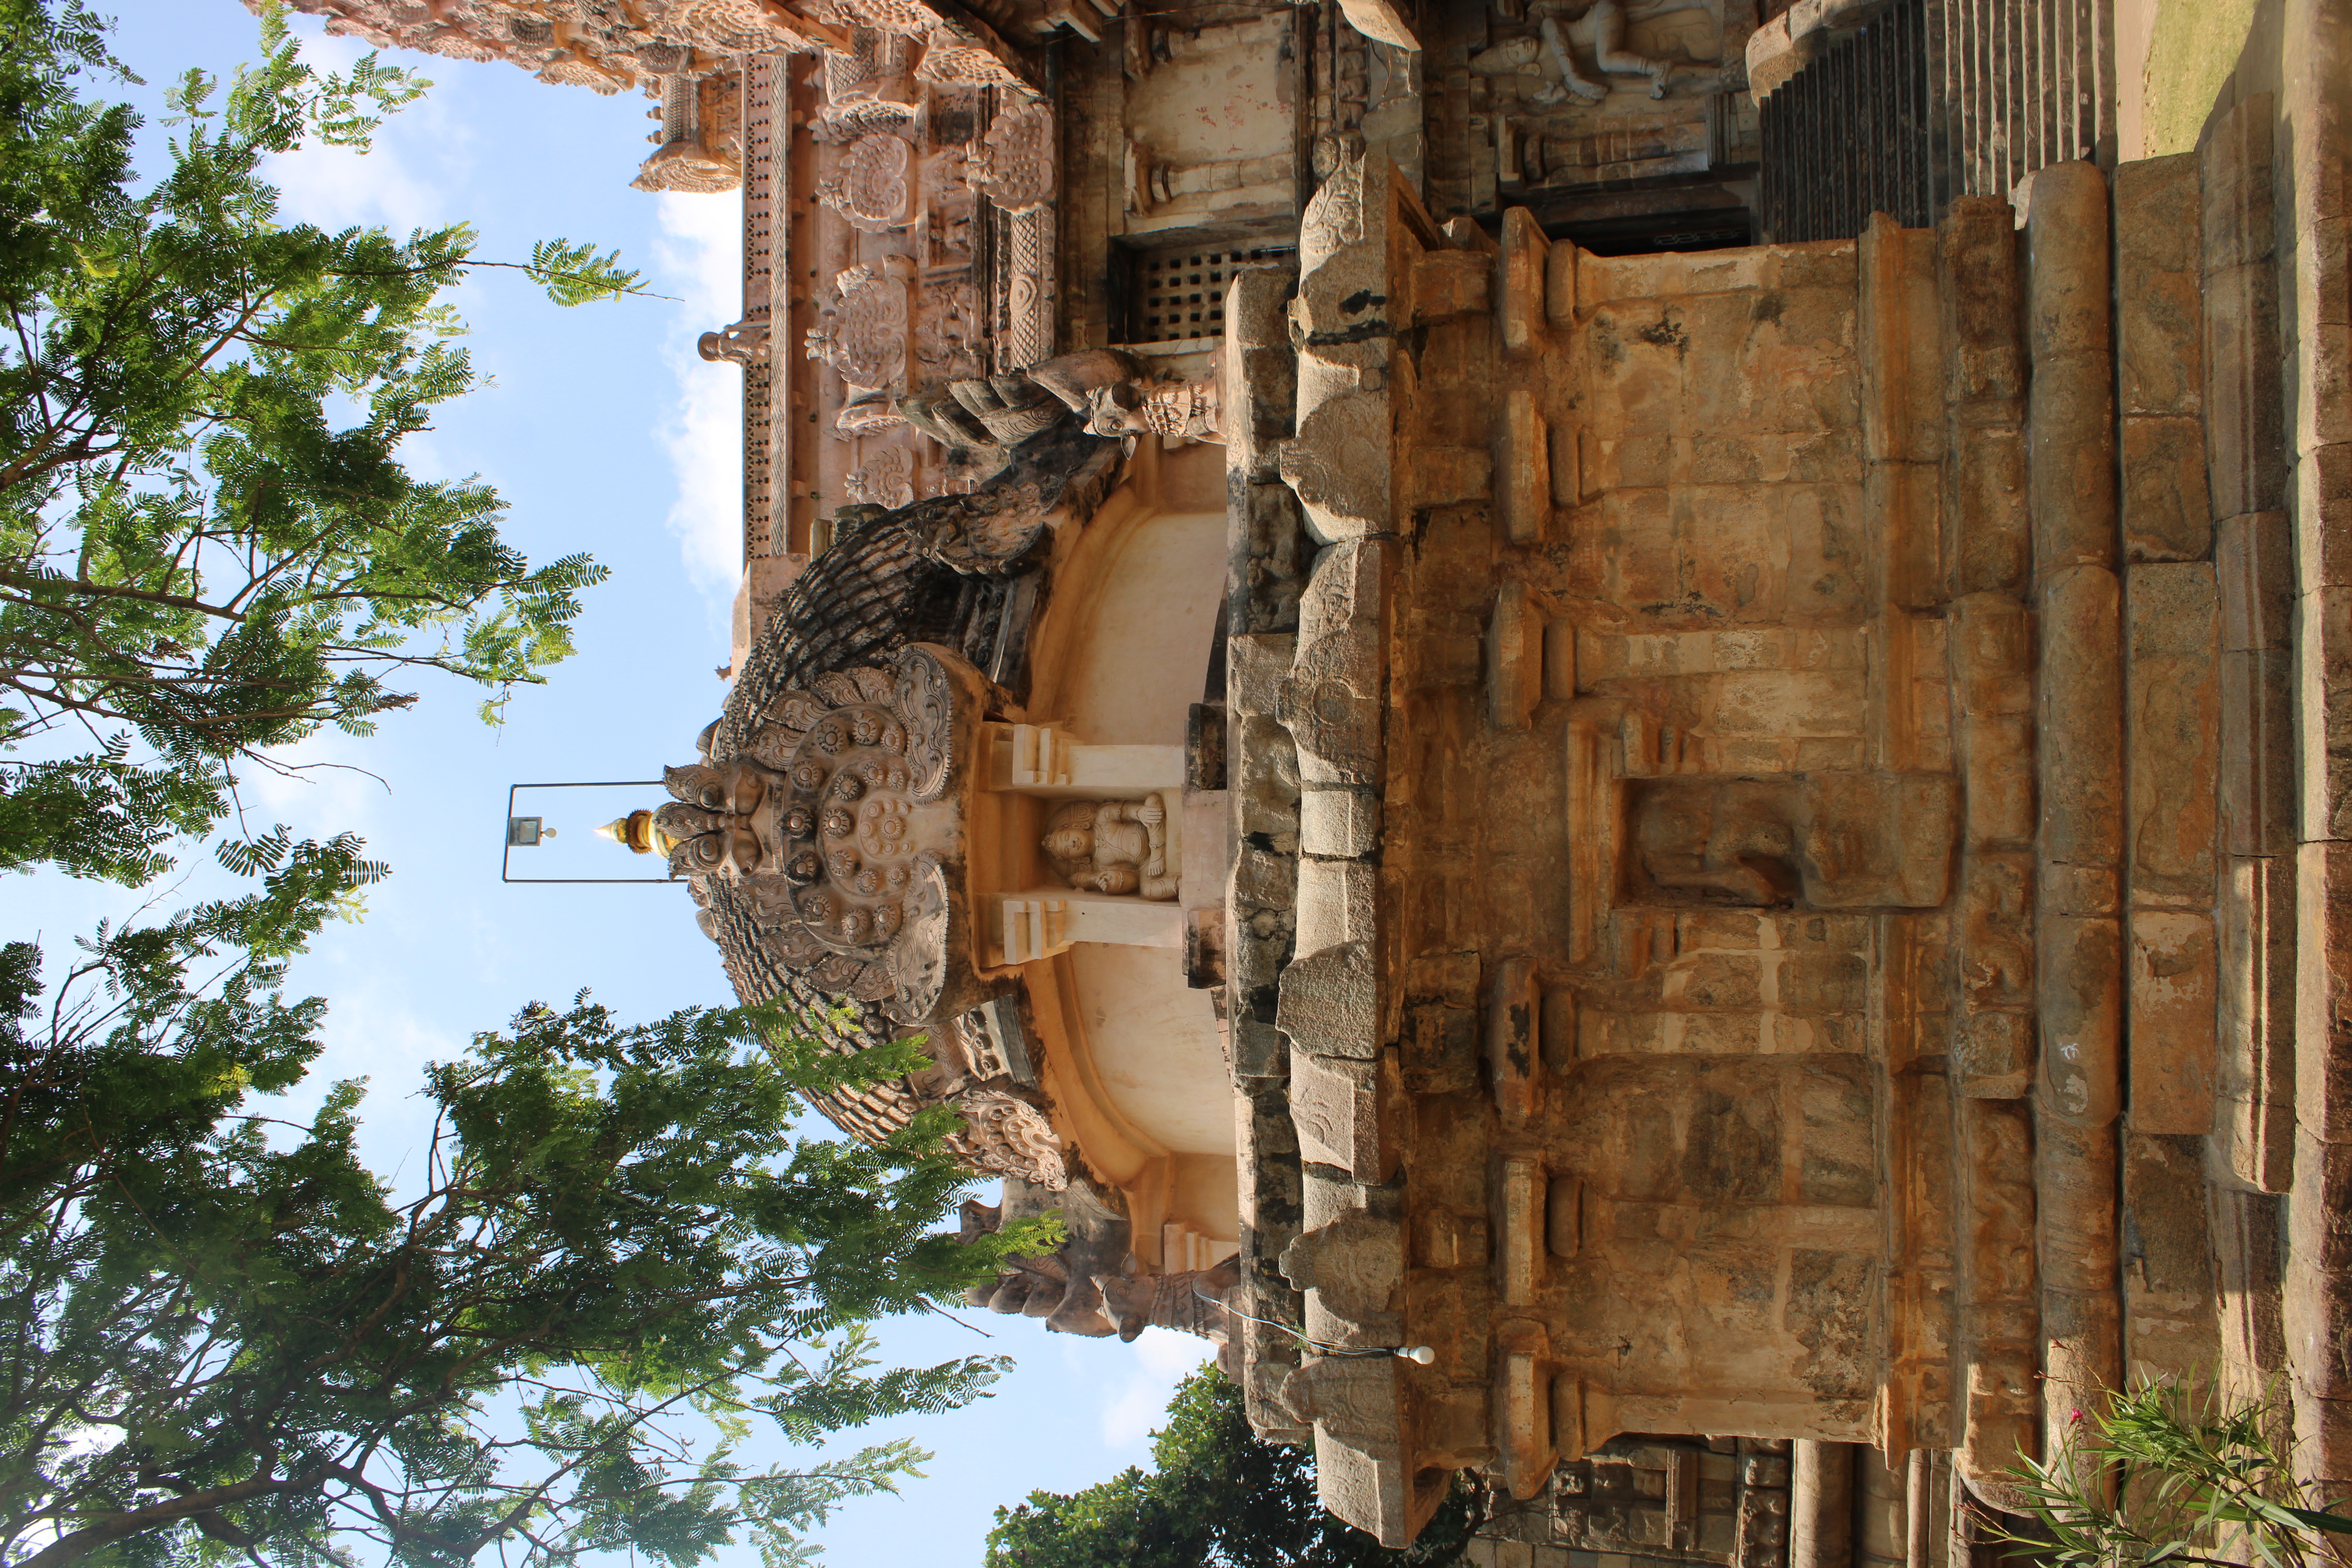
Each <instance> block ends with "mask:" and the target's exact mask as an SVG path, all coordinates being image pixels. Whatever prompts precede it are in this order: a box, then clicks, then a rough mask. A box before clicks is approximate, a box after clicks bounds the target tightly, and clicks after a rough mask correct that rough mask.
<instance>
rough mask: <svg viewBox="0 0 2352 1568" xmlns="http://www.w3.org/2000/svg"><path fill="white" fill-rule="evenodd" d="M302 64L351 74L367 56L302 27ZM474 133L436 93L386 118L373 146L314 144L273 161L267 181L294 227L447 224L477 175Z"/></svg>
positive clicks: (423, 64)
mask: <svg viewBox="0 0 2352 1568" xmlns="http://www.w3.org/2000/svg"><path fill="white" fill-rule="evenodd" d="M300 30H301V31H302V32H303V33H304V34H305V35H306V36H305V37H303V39H302V58H303V62H304V63H305V64H307V65H310V66H313V67H315V68H318V69H319V70H320V71H322V72H325V71H339V70H346V69H348V68H350V67H351V64H352V61H354V60H356V59H358V58H359V57H360V56H361V55H362V54H364V53H366V52H367V51H366V47H365V46H364V45H362V43H360V41H359V40H357V39H355V38H352V37H339V36H334V35H330V34H324V33H319V32H316V31H314V30H313V29H312V28H311V27H303V28H301V29H300ZM389 63H392V64H394V65H400V66H404V67H406V68H410V69H418V68H429V66H430V64H431V63H432V62H429V61H422V60H419V59H418V58H415V57H413V56H400V57H397V58H394V59H393V60H392V61H390V62H389ZM472 141H473V138H472V135H471V133H470V129H469V128H468V127H467V125H465V124H464V123H463V122H462V121H460V120H458V119H456V118H454V117H452V116H451V115H450V114H449V112H448V111H447V110H446V108H445V107H444V105H443V104H442V103H441V102H440V101H439V100H437V99H436V97H435V96H434V95H432V94H430V93H428V94H426V95H425V98H424V99H423V100H420V101H418V102H416V103H414V104H411V105H410V106H409V107H407V108H406V109H404V110H400V111H399V112H398V113H396V114H394V115H393V116H391V117H390V118H389V119H387V120H386V121H384V122H383V125H382V126H380V127H378V128H377V130H376V132H375V135H374V138H373V148H372V149H371V150H370V151H368V152H366V153H361V152H359V151H358V150H357V149H355V148H350V147H328V146H323V145H320V144H318V143H315V142H314V143H312V144H310V145H309V146H306V147H303V148H300V149H299V150H297V151H295V152H292V153H279V154H278V155H276V156H274V157H272V158H270V159H269V160H268V163H267V165H266V166H265V167H264V169H263V176H264V177H265V178H266V179H268V181H269V182H270V183H271V184H274V185H276V186H277V187H278V192H279V195H280V198H281V200H282V203H283V205H282V206H281V207H280V209H279V210H280V212H281V213H282V214H283V216H285V217H286V218H288V219H289V220H290V221H293V222H297V223H314V224H317V225H319V226H320V227H322V228H344V227H350V226H370V225H374V224H382V225H383V226H386V227H387V228H390V229H392V230H393V231H394V233H404V232H405V231H407V230H410V229H415V228H427V227H432V226H437V225H440V224H445V223H450V222H454V221H456V220H457V219H458V218H460V217H462V216H464V214H463V213H462V212H459V211H457V210H456V205H457V204H456V203H455V202H454V200H453V198H454V197H456V196H457V195H459V194H460V193H462V192H463V191H464V190H465V188H466V187H467V184H468V183H469V177H470V175H471V174H472V168H473V160H472V157H471V144H472Z"/></svg>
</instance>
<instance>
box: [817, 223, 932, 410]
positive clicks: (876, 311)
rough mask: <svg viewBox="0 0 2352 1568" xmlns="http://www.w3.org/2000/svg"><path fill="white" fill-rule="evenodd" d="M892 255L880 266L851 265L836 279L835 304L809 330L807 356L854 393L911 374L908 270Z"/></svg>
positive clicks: (887, 385) (906, 264)
mask: <svg viewBox="0 0 2352 1568" xmlns="http://www.w3.org/2000/svg"><path fill="white" fill-rule="evenodd" d="M911 270H912V265H911V264H910V263H909V262H908V261H907V259H906V258H904V257H895V256H894V257H891V258H889V259H888V260H887V261H885V262H884V263H883V264H882V265H881V266H880V267H852V268H849V269H848V270H846V271H845V272H843V273H841V274H840V275H839V276H838V277H836V278H835V279H834V285H833V286H834V293H835V299H836V300H837V303H836V304H835V306H834V307H833V309H832V310H829V311H827V312H826V313H825V320H824V322H823V323H822V324H820V325H818V326H814V327H811V328H810V329H809V332H808V356H809V358H811V359H814V360H820V361H822V362H824V363H825V364H828V365H831V366H832V367H833V368H834V370H835V371H836V372H838V373H839V374H840V376H841V378H842V380H844V381H845V382H847V383H848V384H849V386H850V390H851V395H852V397H856V396H857V395H860V394H865V393H877V392H884V391H887V390H889V389H891V388H893V387H895V386H897V385H898V384H900V383H901V382H902V381H903V380H904V379H905V376H906V374H907V329H908V309H907V277H906V275H907V273H908V272H909V271H911Z"/></svg>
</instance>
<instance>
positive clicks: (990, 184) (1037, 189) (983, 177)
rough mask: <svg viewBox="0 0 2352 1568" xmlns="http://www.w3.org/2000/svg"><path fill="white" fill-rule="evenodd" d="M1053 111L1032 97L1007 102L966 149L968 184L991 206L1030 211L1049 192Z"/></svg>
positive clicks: (1050, 196)
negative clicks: (969, 150) (976, 141)
mask: <svg viewBox="0 0 2352 1568" xmlns="http://www.w3.org/2000/svg"><path fill="white" fill-rule="evenodd" d="M1056 153H1057V149H1056V147H1055V129H1054V111H1053V110H1051V109H1048V108H1047V107H1046V106H1045V105H1044V104H1042V103H1037V102H1024V103H1014V104H1010V105H1007V106H1006V107H1005V108H1004V109H1003V110H1000V111H999V112H998V114H997V116H996V119H995V120H994V121H992V122H991V124H990V125H989V128H988V134H987V135H986V136H985V137H983V138H982V140H981V142H980V145H978V146H977V147H975V148H973V149H972V153H971V174H970V178H971V188H972V189H973V190H975V191H978V192H979V193H980V194H981V195H983V196H986V197H987V198H988V200H989V202H990V203H991V205H994V206H997V207H1000V208H1002V209H1003V210H1004V211H1005V212H1008V213H1011V214H1013V215H1014V216H1020V215H1022V214H1024V213H1032V212H1035V211H1036V210H1037V209H1038V208H1040V207H1042V206H1044V205H1045V204H1046V203H1047V202H1049V201H1051V200H1052V199H1053V196H1054V178H1055V168H1056V167H1057V166H1058V165H1059V163H1060V162H1061V160H1060V158H1059V157H1058V156H1056Z"/></svg>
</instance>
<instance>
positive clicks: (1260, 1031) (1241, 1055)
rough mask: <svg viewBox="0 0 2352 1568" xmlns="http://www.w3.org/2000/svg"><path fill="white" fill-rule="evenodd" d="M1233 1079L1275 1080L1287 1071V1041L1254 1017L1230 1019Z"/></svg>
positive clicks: (1288, 1057)
mask: <svg viewBox="0 0 2352 1568" xmlns="http://www.w3.org/2000/svg"><path fill="white" fill-rule="evenodd" d="M1231 1027H1232V1037H1233V1052H1234V1078H1236V1079H1280V1078H1283V1077H1285V1076H1286V1075H1287V1074H1288V1073H1289V1071H1290V1042H1289V1041H1287V1040H1286V1039H1284V1038H1283V1037H1282V1031H1281V1030H1279V1029H1277V1028H1276V1027H1275V1026H1273V1025H1271V1024H1267V1023H1262V1022H1260V1021H1259V1020H1257V1019H1255V1018H1251V1017H1245V1016H1244V1017H1235V1018H1234V1019H1233V1020H1232V1026H1231Z"/></svg>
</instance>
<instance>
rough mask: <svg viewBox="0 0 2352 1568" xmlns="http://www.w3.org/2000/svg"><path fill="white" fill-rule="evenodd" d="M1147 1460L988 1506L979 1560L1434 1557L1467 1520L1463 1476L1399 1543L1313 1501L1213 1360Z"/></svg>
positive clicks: (1195, 1565) (1001, 1564) (1301, 1562)
mask: <svg viewBox="0 0 2352 1568" xmlns="http://www.w3.org/2000/svg"><path fill="white" fill-rule="evenodd" d="M1151 1462H1152V1467H1153V1468H1152V1469H1151V1470H1150V1471H1149V1472H1146V1471H1144V1470H1141V1469H1139V1468H1133V1467H1129V1468H1127V1469H1125V1470H1122V1471H1120V1472H1119V1473H1118V1475H1116V1476H1113V1477H1112V1478H1111V1479H1109V1480H1107V1481H1104V1482H1102V1483H1101V1484H1100V1485H1097V1486H1092V1487H1088V1488H1087V1489H1086V1490H1084V1491H1082V1492H1075V1493H1070V1494H1067V1495H1064V1494H1061V1493H1057V1492H1044V1491H1039V1492H1032V1493H1030V1494H1029V1500H1028V1501H1027V1502H1025V1503H1023V1504H1022V1505H1021V1506H1020V1507H1018V1508H1013V1509H1003V1508H1000V1509H998V1510H996V1528H995V1529H994V1530H992V1531H990V1532H989V1536H988V1559H987V1562H988V1568H1407V1565H1414V1568H1419V1565H1427V1568H1442V1565H1443V1564H1446V1563H1454V1562H1456V1561H1458V1560H1459V1559H1460V1557H1461V1555H1462V1550H1463V1547H1464V1546H1465V1544H1466V1543H1467V1542H1468V1541H1469V1536H1470V1531H1471V1530H1472V1529H1473V1528H1475V1523H1476V1518H1475V1505H1474V1503H1473V1500H1472V1497H1473V1494H1472V1493H1471V1491H1470V1489H1468V1488H1467V1487H1465V1486H1457V1487H1456V1488H1455V1489H1454V1493H1453V1495H1452V1496H1450V1497H1449V1498H1447V1500H1445V1502H1444V1505H1443V1506H1442V1507H1441V1508H1440V1509H1439V1510H1438V1512H1437V1517H1436V1518H1434V1519H1433V1520H1432V1521H1430V1523H1429V1525H1428V1527H1427V1528H1426V1529H1424V1530H1423V1531H1422V1533H1421V1537H1420V1539H1419V1540H1417V1541H1415V1542H1413V1544H1412V1546H1410V1547H1407V1548H1405V1549H1404V1550H1402V1551H1391V1550H1390V1549H1388V1548H1387V1547H1384V1546H1382V1545H1381V1543H1380V1542H1378V1541H1375V1540H1374V1539H1373V1538H1372V1537H1370V1536H1369V1535H1367V1534H1365V1533H1364V1532H1363V1531H1360V1530H1357V1529H1355V1528H1354V1527H1352V1526H1350V1525H1348V1524H1345V1523H1342V1522H1341V1521H1339V1520H1337V1519H1335V1518H1333V1517H1332V1516H1331V1515H1330V1514H1328V1513H1326V1512H1324V1511H1323V1509H1322V1507H1321V1505H1320V1504H1319V1503H1318V1502H1317V1501H1316V1497H1315V1470H1314V1464H1313V1461H1312V1460H1311V1459H1310V1458H1308V1457H1307V1454H1306V1452H1305V1451H1304V1450H1302V1449H1299V1448H1295V1447H1289V1446H1287V1445H1286V1444H1280V1443H1268V1442H1265V1441H1264V1440H1263V1439H1261V1438H1260V1437H1259V1436H1257V1434H1255V1432H1253V1431H1251V1430H1250V1425H1249V1417H1248V1416H1247V1415H1245V1414H1244V1410H1243V1407H1242V1396H1241V1391H1240V1390H1239V1389H1236V1388H1235V1387H1234V1385H1233V1384H1230V1383H1228V1382H1226V1381H1225V1378H1224V1375H1223V1373H1220V1372H1218V1371H1217V1370H1216V1368H1214V1367H1202V1369H1201V1370H1200V1371H1198V1372H1196V1373H1193V1374H1192V1376H1190V1377H1188V1378H1186V1379H1185V1380H1184V1381H1183V1382H1182V1383H1181V1384H1178V1385H1177V1387H1176V1395H1175V1397H1174V1398H1173V1399H1171V1401H1170V1402H1169V1405H1168V1425H1167V1426H1165V1427H1163V1428H1161V1429H1160V1431H1158V1432H1155V1433H1153V1434H1152V1437H1151Z"/></svg>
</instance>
